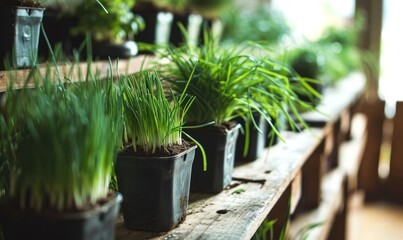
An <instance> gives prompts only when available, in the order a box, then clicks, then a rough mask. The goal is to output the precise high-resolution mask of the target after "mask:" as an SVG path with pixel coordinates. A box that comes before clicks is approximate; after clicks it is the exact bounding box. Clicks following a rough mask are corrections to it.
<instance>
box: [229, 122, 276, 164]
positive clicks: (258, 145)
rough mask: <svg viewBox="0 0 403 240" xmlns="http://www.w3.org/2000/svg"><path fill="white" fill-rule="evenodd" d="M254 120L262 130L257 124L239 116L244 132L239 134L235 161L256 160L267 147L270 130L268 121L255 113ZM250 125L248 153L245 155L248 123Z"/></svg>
mask: <svg viewBox="0 0 403 240" xmlns="http://www.w3.org/2000/svg"><path fill="white" fill-rule="evenodd" d="M253 117H254V120H255V122H256V124H257V126H258V127H259V129H260V131H259V130H258V129H256V127H255V125H254V124H253V123H252V122H251V121H249V122H247V123H246V122H245V120H244V119H243V118H238V119H237V121H238V123H239V124H241V126H242V128H243V129H244V131H243V133H241V134H239V136H238V140H237V143H236V152H235V161H254V160H256V159H258V158H259V157H260V155H261V154H262V153H263V150H264V149H265V147H266V138H267V137H266V136H267V131H268V123H267V121H266V120H265V119H264V118H263V117H261V116H260V115H258V114H257V115H254V116H253ZM245 124H248V127H249V146H248V149H247V150H248V151H247V152H246V155H244V149H245V148H244V147H245V144H246V140H247V139H246V137H247V136H246V125H245Z"/></svg>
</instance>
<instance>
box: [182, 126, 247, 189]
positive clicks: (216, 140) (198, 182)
mask: <svg viewBox="0 0 403 240" xmlns="http://www.w3.org/2000/svg"><path fill="white" fill-rule="evenodd" d="M239 128H240V125H239V124H238V125H236V127H234V128H232V129H231V130H225V131H222V130H221V129H220V128H218V127H216V126H208V127H203V128H195V129H186V133H188V134H189V135H190V136H191V137H193V138H194V139H196V140H197V141H198V142H199V143H200V144H201V145H202V146H203V148H204V150H205V152H206V156H207V171H203V160H202V155H201V152H200V150H198V151H196V155H195V164H193V168H192V181H191V184H190V191H191V192H203V193H218V192H221V191H222V190H223V189H224V188H226V187H227V186H228V185H229V184H230V183H231V180H232V171H233V169H234V161H235V148H236V141H237V138H238V133H239Z"/></svg>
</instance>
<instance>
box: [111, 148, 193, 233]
mask: <svg viewBox="0 0 403 240" xmlns="http://www.w3.org/2000/svg"><path fill="white" fill-rule="evenodd" d="M195 150H196V146H191V147H190V148H188V149H187V150H184V151H182V152H181V153H179V154H176V155H173V156H172V155H171V156H169V154H168V153H166V154H165V156H161V157H155V156H145V155H146V154H140V156H133V155H129V154H128V151H126V152H122V153H120V154H119V155H118V158H117V162H116V166H115V170H116V176H117V181H118V186H119V191H120V192H121V193H122V194H123V198H124V200H123V203H122V210H123V218H124V223H125V226H126V227H127V228H130V229H133V230H143V231H153V232H163V231H168V230H170V229H172V228H174V227H175V226H177V225H178V224H179V223H180V222H181V221H183V220H184V219H185V218H186V211H187V206H188V202H189V189H190V179H191V170H192V164H193V159H194V155H195ZM168 152H169V151H168ZM141 155H143V156H141ZM167 155H168V156H167Z"/></svg>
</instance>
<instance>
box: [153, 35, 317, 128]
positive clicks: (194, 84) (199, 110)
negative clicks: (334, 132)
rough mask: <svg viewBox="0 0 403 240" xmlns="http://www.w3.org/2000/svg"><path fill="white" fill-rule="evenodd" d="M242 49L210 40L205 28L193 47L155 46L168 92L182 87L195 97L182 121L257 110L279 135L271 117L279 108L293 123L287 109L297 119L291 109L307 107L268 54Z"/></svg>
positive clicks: (219, 120)
mask: <svg viewBox="0 0 403 240" xmlns="http://www.w3.org/2000/svg"><path fill="white" fill-rule="evenodd" d="M185 36H186V34H185ZM247 49H248V48H247V47H244V48H241V47H239V46H238V45H230V46H224V45H219V44H216V43H215V42H214V39H213V37H212V34H211V32H209V31H207V30H205V31H204V44H203V45H201V46H199V47H195V48H193V47H191V46H187V45H186V46H182V47H178V48H175V47H170V46H168V47H165V48H164V51H157V53H158V54H161V55H160V58H162V59H164V62H159V63H157V64H159V65H158V66H159V69H160V71H161V73H162V75H163V77H164V78H165V79H167V81H168V82H169V83H170V86H172V88H173V89H174V91H176V92H182V91H183V89H184V88H185V86H186V87H187V93H189V94H190V95H192V96H195V97H196V99H195V101H194V103H193V106H192V108H190V109H189V111H188V112H187V115H186V118H185V119H186V122H187V123H188V124H195V123H200V122H210V121H214V122H215V124H216V125H222V124H223V123H226V122H228V121H231V120H233V119H235V118H236V117H238V116H244V115H248V116H250V117H251V119H253V118H252V114H253V113H254V112H257V113H259V114H260V115H262V116H263V117H264V118H265V119H266V120H267V121H268V122H269V124H270V125H271V126H272V127H273V129H274V132H275V133H276V134H277V135H280V134H279V132H278V131H277V129H276V127H275V126H274V124H273V119H272V116H274V115H276V114H278V113H280V112H281V113H283V114H285V116H286V118H287V120H288V121H289V122H290V123H291V125H292V126H295V127H297V125H296V122H295V121H294V119H293V118H292V117H291V116H290V114H289V112H292V113H293V114H294V115H296V116H297V120H298V121H300V122H302V123H303V120H302V119H301V118H300V117H299V113H298V111H297V108H299V107H301V108H309V106H307V105H306V104H305V103H304V102H302V101H300V100H299V99H298V97H297V95H296V94H295V92H294V91H293V90H292V86H291V84H290V79H289V78H288V76H286V75H284V74H282V73H281V71H280V70H284V71H288V70H285V69H287V67H286V66H284V65H283V64H280V63H277V62H274V61H271V60H270V59H268V58H262V59H257V58H255V57H254V56H253V55H251V54H249V53H248V52H247V51H246V50H247ZM275 69H280V70H275ZM193 71H194V74H193V77H191V78H189V76H191V73H192V72H193ZM189 81H190V83H189ZM301 81H302V82H304V80H303V79H301ZM301 86H304V85H301ZM297 106H298V107H297ZM253 122H254V121H253ZM254 125H255V126H257V125H256V123H255V122H254Z"/></svg>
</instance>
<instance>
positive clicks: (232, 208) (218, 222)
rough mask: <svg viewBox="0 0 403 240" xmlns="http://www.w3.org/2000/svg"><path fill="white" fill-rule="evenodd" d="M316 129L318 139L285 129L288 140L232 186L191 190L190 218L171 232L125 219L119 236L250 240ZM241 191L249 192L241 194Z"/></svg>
mask: <svg viewBox="0 0 403 240" xmlns="http://www.w3.org/2000/svg"><path fill="white" fill-rule="evenodd" d="M313 132H314V133H315V134H316V135H317V136H319V138H318V137H316V136H314V135H313V134H312V133H311V132H302V133H289V132H287V133H283V134H284V136H285V139H286V142H287V144H285V143H279V144H278V145H276V146H274V147H272V148H270V149H268V150H266V152H265V154H263V156H262V157H261V158H260V159H258V160H256V161H254V162H250V163H246V164H244V165H241V166H237V167H236V168H235V169H234V173H233V176H234V178H235V179H236V178H239V179H243V181H233V182H232V184H231V186H230V188H229V189H226V190H224V191H222V192H221V193H219V194H214V195H213V194H190V203H189V208H188V214H187V217H186V220H185V221H184V222H183V223H181V224H180V225H179V226H178V227H177V228H175V229H173V230H172V231H170V232H168V233H148V232H139V231H131V230H128V229H126V228H125V227H124V224H123V219H122V218H120V219H119V220H118V221H117V236H116V239H127V240H129V239H184V238H186V239H250V238H251V237H252V236H253V234H254V233H255V232H256V230H257V229H258V227H259V226H260V224H261V223H262V222H263V221H264V220H265V219H266V218H267V216H268V214H269V212H270V211H271V209H272V208H273V207H274V205H275V204H276V202H277V201H278V200H279V199H280V197H281V196H282V194H283V193H284V192H285V190H286V189H287V188H288V187H289V186H290V184H291V182H292V180H293V179H295V177H296V176H297V174H298V172H299V169H301V167H302V165H303V164H304V161H305V159H306V158H307V156H308V155H310V154H311V152H312V151H313V150H314V149H315V148H316V147H317V144H318V142H319V139H320V134H321V130H320V129H315V130H313ZM248 179H249V180H252V181H248ZM256 180H263V181H262V183H256ZM239 189H243V190H244V192H241V193H239V194H236V193H235V191H236V190H239Z"/></svg>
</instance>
